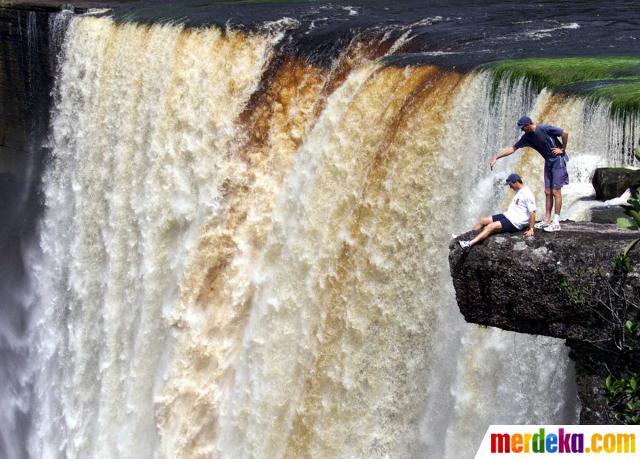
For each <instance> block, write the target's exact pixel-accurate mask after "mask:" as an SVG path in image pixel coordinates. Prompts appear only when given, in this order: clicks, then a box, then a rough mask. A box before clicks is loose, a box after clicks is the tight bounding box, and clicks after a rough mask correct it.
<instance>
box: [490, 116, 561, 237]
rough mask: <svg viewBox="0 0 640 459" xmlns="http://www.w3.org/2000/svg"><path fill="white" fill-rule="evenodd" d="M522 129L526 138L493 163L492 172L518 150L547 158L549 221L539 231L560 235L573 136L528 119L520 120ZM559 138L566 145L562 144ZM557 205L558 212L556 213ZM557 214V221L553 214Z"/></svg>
mask: <svg viewBox="0 0 640 459" xmlns="http://www.w3.org/2000/svg"><path fill="white" fill-rule="evenodd" d="M518 126H519V127H520V129H521V130H522V131H524V134H523V135H522V137H520V140H518V141H517V142H516V143H515V145H514V146H512V147H507V148H505V149H504V150H502V151H501V152H500V153H498V156H496V157H495V158H493V159H492V160H491V170H493V168H494V167H495V165H496V162H497V161H498V160H499V159H500V158H504V157H505V156H509V155H510V154H511V153H513V152H514V151H516V150H517V149H518V148H522V147H531V148H533V149H535V150H537V152H538V153H540V154H541V155H542V157H543V158H544V194H545V198H546V202H545V204H546V205H545V219H544V220H543V221H541V222H540V223H537V224H536V228H544V230H545V231H560V211H561V210H562V187H563V186H564V185H568V184H569V174H568V172H567V161H568V160H569V158H568V156H567V154H566V152H565V149H566V148H567V140H568V139H569V132H568V131H567V130H566V129H562V128H559V127H556V126H551V125H550V124H534V122H533V121H532V120H531V118H529V117H528V116H523V117H522V118H520V119H519V120H518ZM558 136H560V137H561V138H562V141H560V140H558ZM554 203H555V209H554ZM552 209H554V210H555V214H554V216H553V220H552V219H551V210H552Z"/></svg>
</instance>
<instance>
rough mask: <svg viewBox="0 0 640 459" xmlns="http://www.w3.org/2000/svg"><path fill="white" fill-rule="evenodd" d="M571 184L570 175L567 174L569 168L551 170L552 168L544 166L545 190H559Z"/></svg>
mask: <svg viewBox="0 0 640 459" xmlns="http://www.w3.org/2000/svg"><path fill="white" fill-rule="evenodd" d="M568 184H569V173H568V172H567V166H563V167H555V168H553V169H552V168H551V166H547V165H546V164H545V166H544V189H545V190H559V189H560V188H562V187H563V186H564V185H568Z"/></svg>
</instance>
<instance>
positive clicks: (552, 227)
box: [543, 222, 560, 233]
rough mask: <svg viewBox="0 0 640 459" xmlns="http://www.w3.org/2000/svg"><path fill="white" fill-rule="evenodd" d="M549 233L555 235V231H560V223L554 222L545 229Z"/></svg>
mask: <svg viewBox="0 0 640 459" xmlns="http://www.w3.org/2000/svg"><path fill="white" fill-rule="evenodd" d="M543 229H544V230H545V231H546V232H547V233H553V232H555V231H560V223H558V222H553V223H551V224H550V225H547V226H545V227H544V228H543Z"/></svg>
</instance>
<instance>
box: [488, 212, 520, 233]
mask: <svg viewBox="0 0 640 459" xmlns="http://www.w3.org/2000/svg"><path fill="white" fill-rule="evenodd" d="M491 220H493V221H494V222H500V224H501V225H502V229H501V230H500V232H501V233H517V232H518V231H520V230H519V229H518V228H516V227H515V226H513V223H511V222H510V221H509V219H508V218H507V217H505V216H504V214H497V215H492V216H491Z"/></svg>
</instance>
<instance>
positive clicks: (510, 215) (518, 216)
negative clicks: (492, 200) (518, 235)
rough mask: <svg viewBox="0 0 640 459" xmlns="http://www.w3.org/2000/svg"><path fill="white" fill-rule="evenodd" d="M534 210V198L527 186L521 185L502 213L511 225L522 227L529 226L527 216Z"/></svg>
mask: <svg viewBox="0 0 640 459" xmlns="http://www.w3.org/2000/svg"><path fill="white" fill-rule="evenodd" d="M535 211H536V198H535V197H534V196H533V193H532V192H531V190H530V189H529V187H527V186H523V187H522V188H520V189H519V190H518V192H517V193H516V195H515V196H514V197H513V199H512V200H511V204H509V208H508V209H507V211H506V212H505V213H504V216H505V217H507V220H509V221H510V222H511V223H513V226H515V227H516V228H518V229H522V228H524V227H526V226H529V217H530V215H531V212H535Z"/></svg>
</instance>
